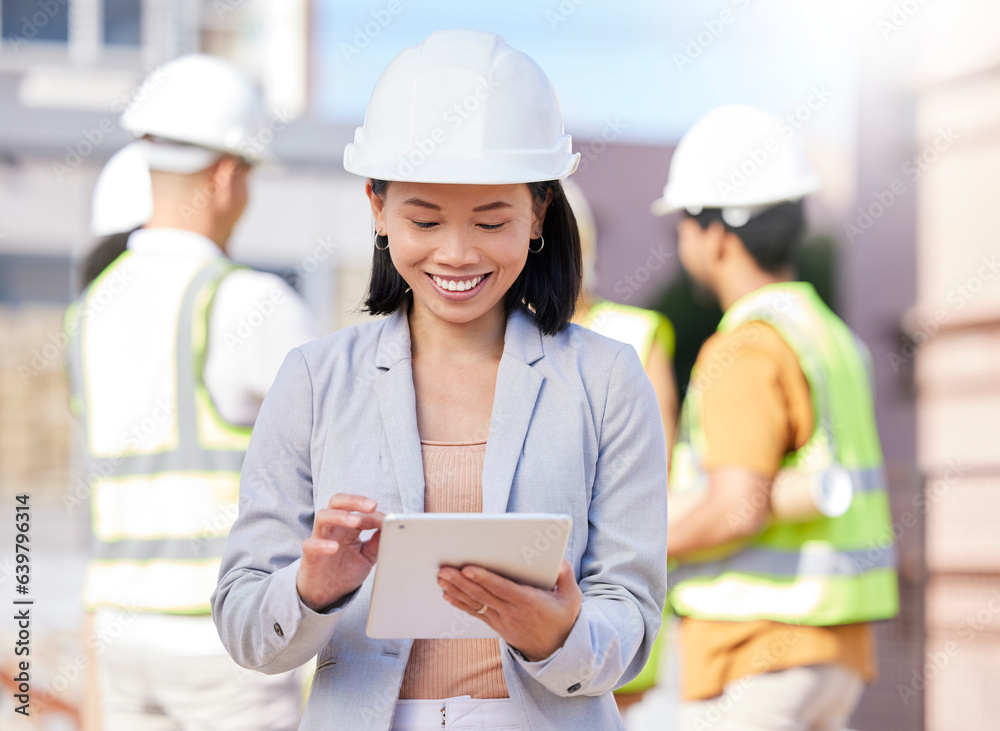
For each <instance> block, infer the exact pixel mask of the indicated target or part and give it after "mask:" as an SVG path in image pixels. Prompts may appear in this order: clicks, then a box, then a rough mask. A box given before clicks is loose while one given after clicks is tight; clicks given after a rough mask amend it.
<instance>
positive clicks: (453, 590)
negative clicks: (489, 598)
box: [438, 580, 486, 609]
mask: <svg viewBox="0 0 1000 731" xmlns="http://www.w3.org/2000/svg"><path fill="white" fill-rule="evenodd" d="M438 586H440V587H441V590H442V591H443V592H444V596H445V598H448V597H451V598H452V599H454V600H456V601H458V602H460V603H461V604H462V605H463V606H466V607H468V608H470V609H479V608H480V607H481V606H483V604H485V603H486V602H480V601H477V600H475V599H473V598H472V597H470V596H469V595H468V594H466V593H465V592H464V591H462V590H461V589H459V588H458V587H457V586H455V585H454V584H452V583H450V582H447V581H444V580H440V581H438Z"/></svg>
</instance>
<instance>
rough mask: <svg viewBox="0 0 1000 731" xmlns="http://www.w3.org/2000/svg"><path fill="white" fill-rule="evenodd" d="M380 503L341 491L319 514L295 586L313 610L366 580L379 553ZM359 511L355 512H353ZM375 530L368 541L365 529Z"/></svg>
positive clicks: (307, 543)
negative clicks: (364, 536) (359, 538)
mask: <svg viewBox="0 0 1000 731" xmlns="http://www.w3.org/2000/svg"><path fill="white" fill-rule="evenodd" d="M375 506H376V503H375V501H374V500H372V499H371V498H367V497H364V496H363V495H346V494H344V493H337V494H336V495H334V496H333V497H331V498H330V502H329V503H328V504H327V506H326V508H324V509H323V510H320V511H319V512H317V513H316V519H315V520H314V521H313V531H312V535H311V536H310V537H309V538H306V539H305V541H303V542H302V563H301V564H299V573H298V576H297V577H296V578H295V586H296V588H297V589H298V590H299V596H300V597H302V603H303V604H305V605H306V606H307V607H309V608H310V609H312V610H313V611H319V610H321V609H323V608H324V607H328V606H330V605H331V604H333V603H334V602H335V601H337V600H338V599H340V598H341V597H344V596H346V595H348V594H350V593H351V592H352V591H354V590H355V589H357V588H358V587H359V586H361V584H362V583H364V580H365V579H366V578H367V576H368V572H370V571H371V568H372V566H373V565H374V564H375V559H376V557H377V556H378V542H379V538H380V537H381V535H382V532H381V528H382V518H384V517H385V516H384V515H383V514H382V513H380V512H378V511H376V510H375ZM352 511H355V512H352ZM371 529H375V534H374V535H372V537H371V538H369V539H368V540H367V541H360V540H358V537H359V536H360V535H361V531H365V530H371Z"/></svg>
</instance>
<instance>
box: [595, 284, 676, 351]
mask: <svg viewBox="0 0 1000 731" xmlns="http://www.w3.org/2000/svg"><path fill="white" fill-rule="evenodd" d="M580 324H582V325H583V326H584V327H586V328H588V329H590V330H593V331H594V332H596V333H600V334H601V335H604V336H606V337H609V338H613V339H615V340H618V341H619V342H622V343H628V344H629V345H631V346H632V347H633V348H635V352H636V353H638V354H639V360H640V361H642V365H643V366H645V365H646V361H647V360H648V359H649V354H650V351H652V349H653V344H654V343H655V342H656V335H657V333H659V334H660V339H661V340H662V341H664V346H665V350H666V353H667V356H668V357H672V356H673V349H674V329H673V326H672V325H671V324H670V321H669V320H668V319H667V318H666V317H665V316H664V315H662V314H660V313H659V312H654V311H652V310H643V309H641V308H639V307H631V306H630V305H620V304H618V303H617V302H609V301H607V300H599V301H597V302H595V303H594V305H593V306H592V307H591V308H590V310H589V311H588V312H587V315H586V316H585V317H584V318H583V320H582V321H581V323H580Z"/></svg>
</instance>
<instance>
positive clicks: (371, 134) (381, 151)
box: [344, 30, 580, 185]
mask: <svg viewBox="0 0 1000 731" xmlns="http://www.w3.org/2000/svg"><path fill="white" fill-rule="evenodd" d="M579 161H580V154H579V153H576V154H574V153H573V152H572V146H571V139H570V136H569V135H567V134H565V132H564V130H563V121H562V113H561V111H560V108H559V101H558V99H557V98H556V93H555V90H554V89H553V88H552V84H551V83H550V82H549V80H548V77H546V75H545V73H544V72H543V71H542V70H541V69H540V68H539V67H538V64H536V63H535V62H534V61H533V60H532V59H531V58H530V57H529V56H527V55H526V54H524V53H521V52H520V51H517V50H515V49H514V48H512V47H511V46H510V45H508V44H507V42H506V41H504V39H503V38H501V37H500V36H498V35H495V34H493V33H486V32H483V31H474V30H451V31H438V32H436V33H433V34H431V35H430V36H429V37H428V38H427V39H426V40H425V41H424V42H423V43H421V44H419V45H417V46H413V47H412V48H408V49H406V50H405V51H403V52H402V53H400V54H399V55H398V56H396V58H395V59H393V60H392V62H391V63H390V64H389V66H388V67H386V69H385V71H384V72H383V73H382V75H381V77H379V80H378V83H377V84H376V86H375V90H374V91H373V92H372V95H371V99H370V100H369V102H368V109H367V111H366V113H365V121H364V125H363V126H361V127H358V129H357V131H356V132H355V134H354V142H353V143H350V144H348V145H347V147H346V148H345V150H344V168H345V169H346V170H347V171H348V172H351V173H355V174H357V175H361V176H364V177H367V178H375V179H379V180H390V181H393V180H395V181H408V182H413V183H468V184H482V185H490V184H507V183H531V182H538V181H544V180H558V179H561V178H565V177H566V176H568V175H570V174H571V173H572V172H573V171H574V170H576V167H577V165H578V164H579Z"/></svg>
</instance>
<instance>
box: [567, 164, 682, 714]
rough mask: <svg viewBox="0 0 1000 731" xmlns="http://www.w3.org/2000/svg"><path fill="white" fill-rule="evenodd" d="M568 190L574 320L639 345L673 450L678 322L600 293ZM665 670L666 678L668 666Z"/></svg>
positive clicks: (647, 671)
mask: <svg viewBox="0 0 1000 731" xmlns="http://www.w3.org/2000/svg"><path fill="white" fill-rule="evenodd" d="M563 190H564V191H565V192H566V200H568V201H569V204H570V207H571V208H572V209H573V215H574V216H576V223H577V227H578V228H579V230H580V248H581V250H582V252H583V287H582V288H581V290H580V297H579V299H578V300H577V305H576V312H575V313H574V314H573V322H575V323H577V324H579V325H583V326H584V327H588V328H590V329H591V330H594V331H596V332H599V333H601V335H606V336H608V337H609V338H614V339H615V340H620V341H622V342H625V343H628V344H630V345H631V346H632V347H634V348H635V350H636V352H637V353H638V354H639V360H640V361H641V362H642V366H643V369H644V370H645V371H646V375H647V376H649V380H650V382H651V383H652V384H653V390H654V391H655V392H656V400H657V401H658V402H659V406H660V416H661V417H662V418H663V431H664V433H665V434H666V438H667V445H668V449H669V447H671V446H672V445H673V443H674V430H675V428H676V425H677V384H676V382H675V381H674V371H673V363H672V358H673V354H674V329H673V326H672V325H671V324H670V320H669V319H667V317H666V316H665V315H663V314H662V313H660V312H657V311H656V310H646V309H642V308H640V307H634V306H631V305H622V304H619V303H617V302H612V301H610V300H606V299H604V298H603V297H601V296H600V295H599V294H598V293H597V252H598V247H597V222H596V220H595V218H594V212H593V210H592V209H591V207H590V204H589V203H588V202H587V198H586V196H585V195H584V193H583V190H581V189H580V186H579V185H577V184H576V183H575V182H573V180H571V179H567V180H565V181H563ZM664 489H666V486H664ZM670 619H671V615H670V613H668V612H664V615H663V626H662V627H661V628H660V634H659V636H658V637H657V639H656V644H655V645H654V646H653V651H652V653H651V654H650V659H649V662H648V663H647V664H646V667H645V668H644V669H643V671H642V673H640V674H639V676H638V677H637V678H635V680H632V681H631V682H629V683H628V684H627V685H625V686H623V687H621V688H619V689H618V690H616V691H615V701H616V702H617V703H618V708H619V709H620V710H621V711H622V712H624V711H625V709H627V708H628V707H629V706H630V705H632V704H633V703H637V702H638V701H639V700H640V699H641V698H642V695H643V693H644V692H645V691H646V690H648V689H649V688H651V687H653V685H654V684H655V683H656V682H657V677H658V673H659V667H660V662H661V658H663V656H664V653H665V652H667V647H668V645H669V644H670V642H669V637H670V635H671V633H672V629H671V627H670ZM664 665H666V663H664ZM663 673H664V676H665V674H666V670H665V668H664V670H663ZM661 715H662V714H661ZM660 721H663V719H662V718H661V719H660Z"/></svg>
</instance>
